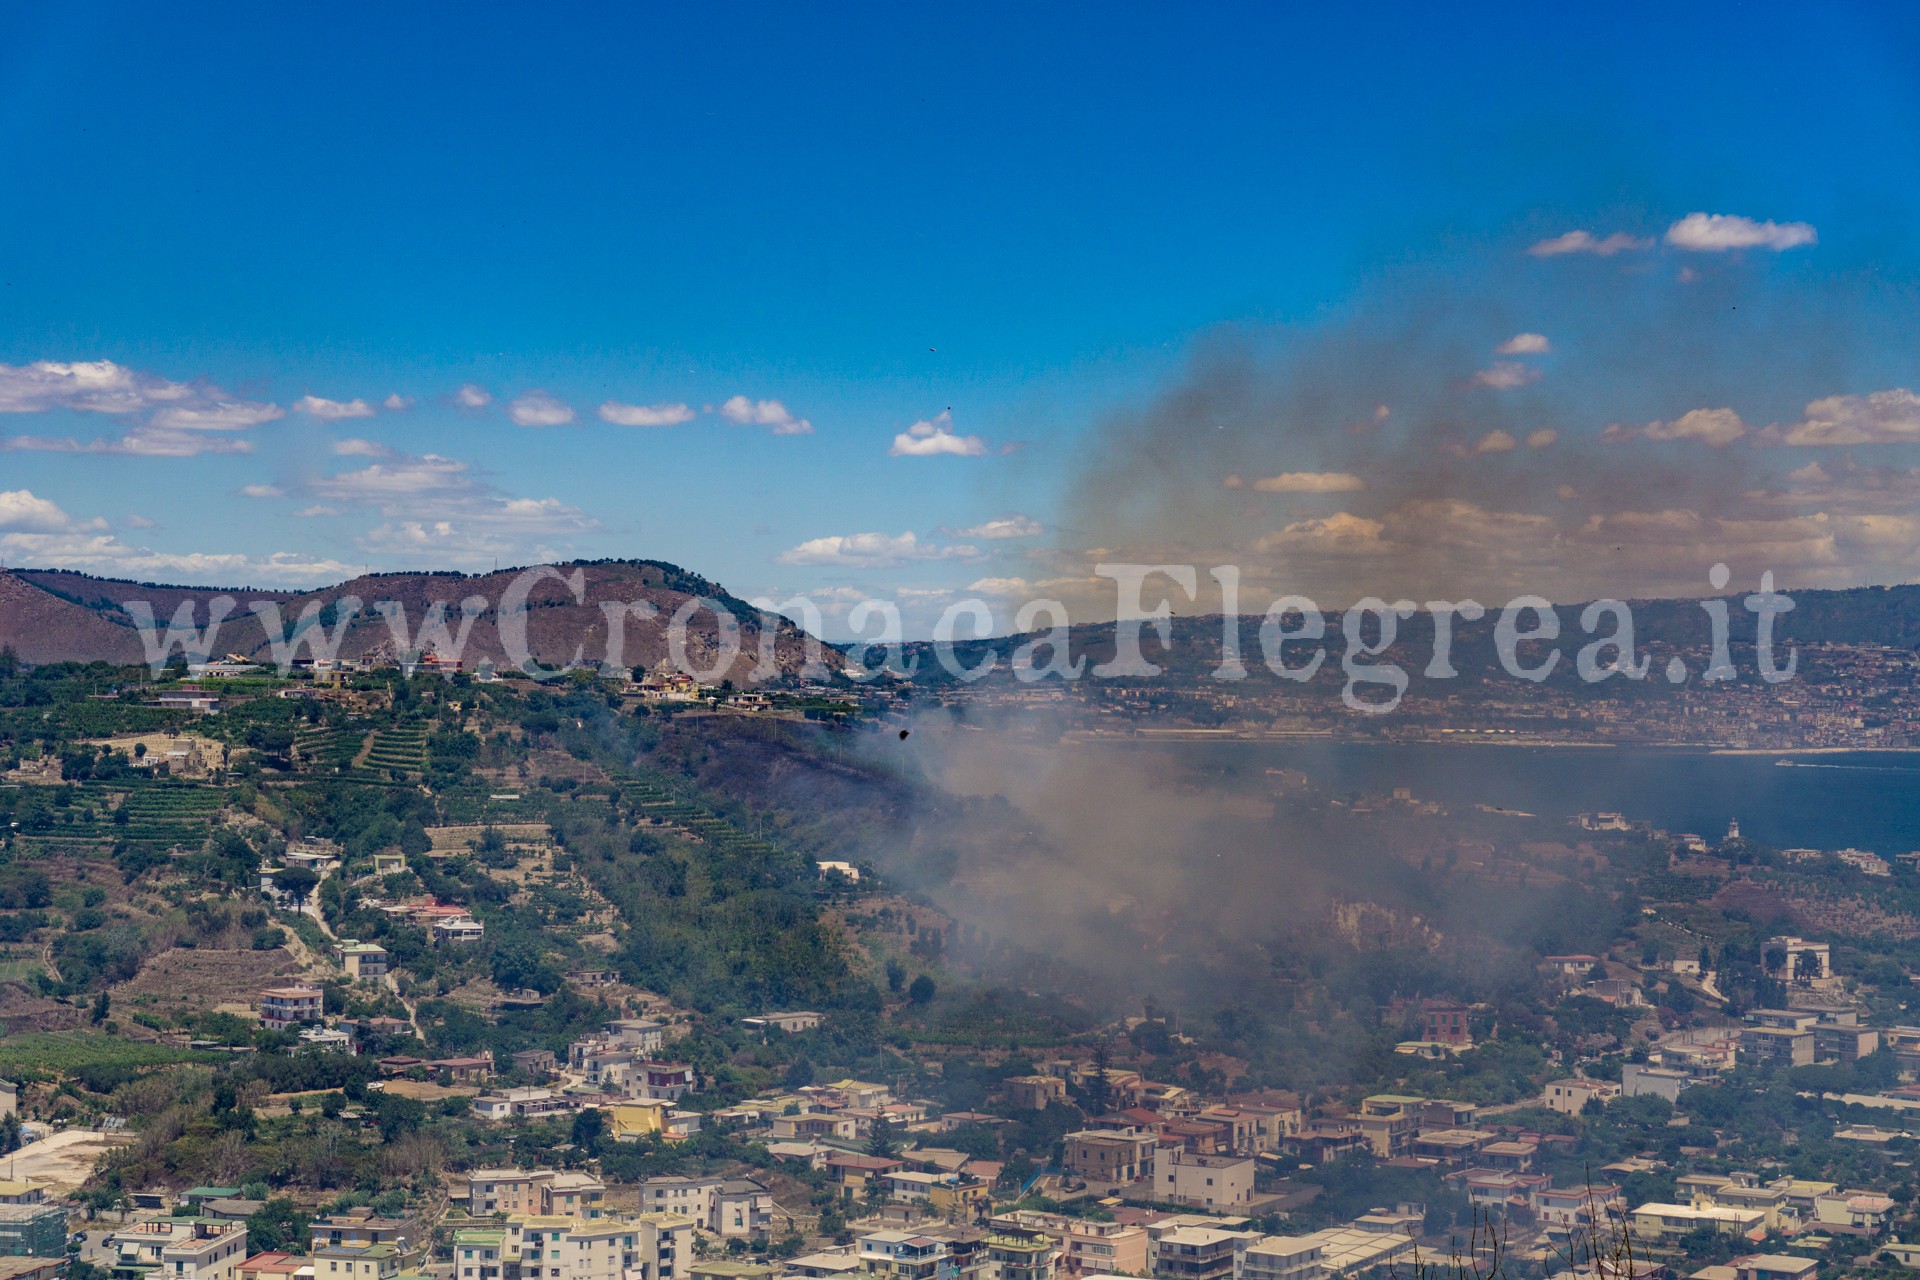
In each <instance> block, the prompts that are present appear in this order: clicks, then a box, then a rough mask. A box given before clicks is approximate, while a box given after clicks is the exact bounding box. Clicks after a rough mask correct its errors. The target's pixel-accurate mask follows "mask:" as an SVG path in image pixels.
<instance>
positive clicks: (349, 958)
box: [333, 938, 388, 979]
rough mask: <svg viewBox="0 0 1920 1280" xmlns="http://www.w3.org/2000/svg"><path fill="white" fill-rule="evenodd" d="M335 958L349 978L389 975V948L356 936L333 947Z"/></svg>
mask: <svg viewBox="0 0 1920 1280" xmlns="http://www.w3.org/2000/svg"><path fill="white" fill-rule="evenodd" d="M333 956H334V959H335V960H337V961H339V962H340V967H341V968H342V969H345V970H346V971H347V976H348V977H349V978H356V979H357V978H384V977H386V975H387V961H388V956H387V949H386V948H385V947H383V946H380V945H379V944H377V943H373V942H361V941H359V940H358V939H356V938H346V939H343V940H342V941H341V942H340V943H339V944H338V945H336V946H335V947H334V949H333Z"/></svg>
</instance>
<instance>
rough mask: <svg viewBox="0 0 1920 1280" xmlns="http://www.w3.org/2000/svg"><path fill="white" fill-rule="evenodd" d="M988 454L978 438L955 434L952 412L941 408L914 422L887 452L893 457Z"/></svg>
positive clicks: (896, 438) (984, 443)
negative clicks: (928, 417) (931, 415)
mask: <svg viewBox="0 0 1920 1280" xmlns="http://www.w3.org/2000/svg"><path fill="white" fill-rule="evenodd" d="M986 451H987V442H986V441H985V440H982V439H981V438H980V437H979V436H963V435H956V434H954V430H953V411H952V410H950V409H943V410H942V411H941V412H940V413H939V414H937V415H935V416H934V417H933V418H930V419H927V420H924V421H921V422H916V423H914V424H913V425H912V426H910V427H908V428H907V429H906V430H905V431H903V432H901V433H900V434H899V435H897V436H895V437H894V438H893V445H892V447H890V448H889V449H888V450H887V452H888V453H889V454H890V455H892V456H893V457H896V458H935V457H939V456H941V455H943V454H944V455H947V456H949V457H955V458H978V457H980V456H981V455H983V454H984V453H986Z"/></svg>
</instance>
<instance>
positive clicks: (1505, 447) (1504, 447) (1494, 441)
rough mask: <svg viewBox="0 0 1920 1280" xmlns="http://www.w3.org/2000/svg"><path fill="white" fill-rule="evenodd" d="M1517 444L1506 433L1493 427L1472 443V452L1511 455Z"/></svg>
mask: <svg viewBox="0 0 1920 1280" xmlns="http://www.w3.org/2000/svg"><path fill="white" fill-rule="evenodd" d="M1518 443H1519V442H1518V441H1516V440H1515V439H1514V438H1513V437H1512V436H1511V435H1509V434H1508V433H1507V432H1505V431H1502V430H1500V428H1498V427H1495V428H1494V429H1493V430H1492V431H1489V432H1487V434H1485V435H1483V436H1481V437H1480V438H1479V439H1478V440H1475V441H1474V442H1473V451H1474V452H1475V453H1512V452H1513V450H1514V447H1515V446H1516V445H1517V444H1518Z"/></svg>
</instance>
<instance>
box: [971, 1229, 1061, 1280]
mask: <svg viewBox="0 0 1920 1280" xmlns="http://www.w3.org/2000/svg"><path fill="white" fill-rule="evenodd" d="M985 1244H986V1254H987V1276H988V1277H989V1278H990V1280H1053V1277H1054V1271H1055V1267H1056V1265H1057V1262H1058V1260H1059V1256H1060V1252H1059V1249H1058V1247H1057V1246H1056V1245H1055V1244H1054V1242H1053V1240H1051V1239H1050V1238H1048V1237H1047V1236H1045V1235H1041V1234H1039V1233H1037V1232H1035V1233H1028V1232H994V1233H990V1234H988V1236H987V1237H986V1241H985Z"/></svg>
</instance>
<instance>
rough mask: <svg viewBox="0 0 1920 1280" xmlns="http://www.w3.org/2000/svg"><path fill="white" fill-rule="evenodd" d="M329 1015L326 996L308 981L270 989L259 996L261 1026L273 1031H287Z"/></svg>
mask: <svg viewBox="0 0 1920 1280" xmlns="http://www.w3.org/2000/svg"><path fill="white" fill-rule="evenodd" d="M325 1016H326V993H325V992H324V991H322V990H321V989H320V988H319V987H316V986H313V985H312V984H310V983H305V982H293V983H288V984H287V985H286V986H282V987H268V988H267V989H266V990H264V991H262V992H261V993H260V1025H261V1026H263V1027H266V1028H267V1029H268V1030H270V1031H284V1030H286V1029H287V1028H288V1027H297V1026H301V1025H303V1024H305V1023H309V1022H319V1021H321V1020H323V1019H324V1018H325Z"/></svg>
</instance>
